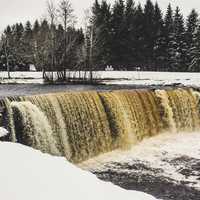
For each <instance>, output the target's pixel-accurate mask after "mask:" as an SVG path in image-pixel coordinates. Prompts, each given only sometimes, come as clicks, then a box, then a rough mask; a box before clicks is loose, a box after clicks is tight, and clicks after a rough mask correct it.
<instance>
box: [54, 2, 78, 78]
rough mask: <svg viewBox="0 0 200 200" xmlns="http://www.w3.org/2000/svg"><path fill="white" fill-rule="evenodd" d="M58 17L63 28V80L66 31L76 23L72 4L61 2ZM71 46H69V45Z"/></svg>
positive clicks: (66, 43)
mask: <svg viewBox="0 0 200 200" xmlns="http://www.w3.org/2000/svg"><path fill="white" fill-rule="evenodd" d="M57 12H58V16H59V18H60V20H61V22H62V24H63V27H64V50H65V51H64V59H63V64H64V66H63V70H64V79H66V60H67V51H68V50H69V47H68V38H67V29H68V27H69V26H74V24H75V23H76V17H75V15H74V9H73V8H72V4H71V3H70V1H68V0H61V1H60V4H59V8H58V9H57ZM70 46H71V45H70Z"/></svg>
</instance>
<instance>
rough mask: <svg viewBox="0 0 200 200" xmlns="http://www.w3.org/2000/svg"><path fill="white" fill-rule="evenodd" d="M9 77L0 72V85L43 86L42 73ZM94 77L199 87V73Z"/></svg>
mask: <svg viewBox="0 0 200 200" xmlns="http://www.w3.org/2000/svg"><path fill="white" fill-rule="evenodd" d="M82 73H83V72H82ZM71 74H72V77H74V76H75V77H77V75H78V73H76V72H71ZM11 77H12V79H10V80H9V79H7V73H6V72H0V82H1V83H13V84H14V83H23V84H25V83H37V84H43V79H42V72H11ZM94 77H96V78H102V79H105V80H104V83H105V84H125V85H128V84H134V85H170V84H175V83H176V84H183V85H185V86H200V73H177V72H138V71H98V72H94Z"/></svg>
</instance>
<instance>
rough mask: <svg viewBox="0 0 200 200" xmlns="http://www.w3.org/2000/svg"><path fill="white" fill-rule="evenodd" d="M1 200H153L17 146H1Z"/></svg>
mask: <svg viewBox="0 0 200 200" xmlns="http://www.w3.org/2000/svg"><path fill="white" fill-rule="evenodd" d="M0 158H1V164H0V199H2V200H57V199H58V200H66V199H70V200H80V199H84V200H94V199H95V200H133V199H134V200H153V199H155V198H154V197H152V196H150V195H147V194H145V193H142V192H137V191H126V190H124V189H121V188H119V187H117V186H114V185H113V184H111V183H106V182H103V181H100V180H98V179H97V178H96V177H95V175H92V174H91V173H89V172H86V171H83V170H81V169H79V168H77V167H75V166H74V165H72V164H70V163H69V162H67V161H66V160H65V159H64V158H59V157H53V156H50V155H47V154H42V153H41V152H39V151H36V150H33V149H31V148H29V147H25V146H22V145H20V144H12V143H3V142H0Z"/></svg>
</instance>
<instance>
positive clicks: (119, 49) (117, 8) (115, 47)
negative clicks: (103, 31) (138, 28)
mask: <svg viewBox="0 0 200 200" xmlns="http://www.w3.org/2000/svg"><path fill="white" fill-rule="evenodd" d="M124 14H125V4H124V1H123V0H117V1H116V2H115V4H114V6H113V13H112V20H111V25H112V28H111V30H112V38H113V40H112V64H113V65H114V66H117V67H120V68H121V69H124V66H123V65H124V64H125V63H126V56H125V52H126V41H125V37H126V31H125V23H124V22H125V16H124Z"/></svg>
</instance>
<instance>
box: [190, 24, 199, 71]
mask: <svg viewBox="0 0 200 200" xmlns="http://www.w3.org/2000/svg"><path fill="white" fill-rule="evenodd" d="M192 44H193V46H192V48H191V57H192V61H191V64H190V66H189V70H190V71H195V72H199V71H200V25H198V27H197V29H196V30H195V32H194V34H193V42H192Z"/></svg>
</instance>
